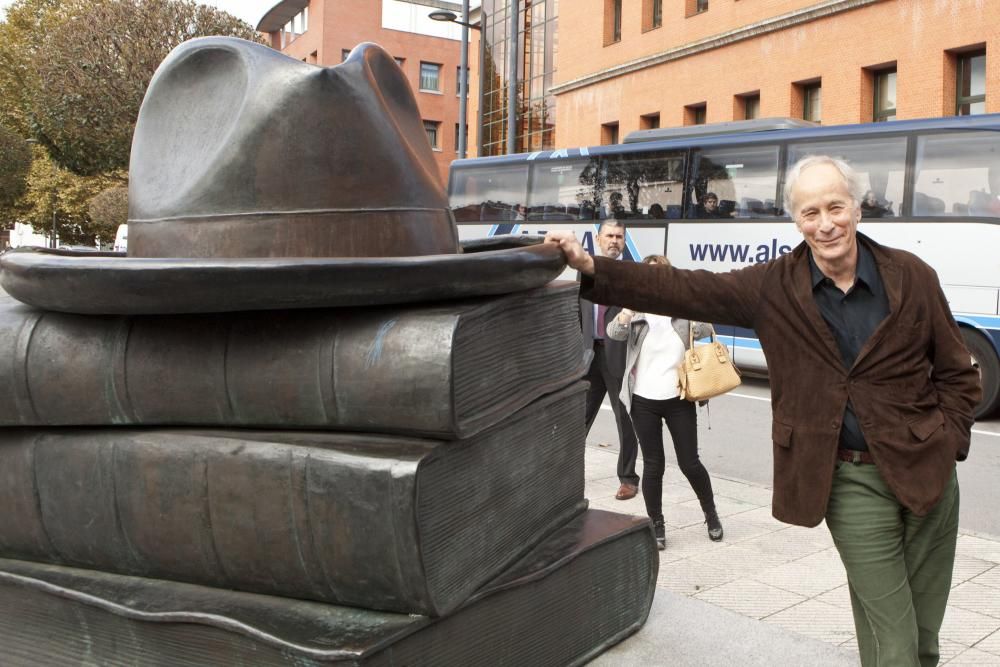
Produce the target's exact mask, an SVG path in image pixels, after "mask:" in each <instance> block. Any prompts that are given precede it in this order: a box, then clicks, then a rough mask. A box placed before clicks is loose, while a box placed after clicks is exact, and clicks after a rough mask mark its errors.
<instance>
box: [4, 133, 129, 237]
mask: <svg viewBox="0 0 1000 667" xmlns="http://www.w3.org/2000/svg"><path fill="white" fill-rule="evenodd" d="M33 153H34V161H33V162H32V163H31V171H30V172H29V174H28V188H27V190H26V191H25V193H24V195H23V196H22V197H21V198H20V199H19V200H18V202H17V205H16V207H15V210H16V212H17V214H18V215H17V219H18V220H20V221H21V222H27V223H30V224H31V226H32V228H33V229H34V230H35V231H37V232H41V233H43V234H50V233H51V231H52V218H53V214H54V215H55V222H56V230H57V235H58V236H59V241H60V243H63V244H67V243H70V244H85V245H91V244H93V242H94V240H95V237H96V236H100V238H101V240H102V241H105V242H109V241H111V240H114V230H111V231H110V233H109V232H108V230H107V229H105V228H104V227H102V226H101V225H96V226H95V224H94V223H93V221H92V220H91V217H90V202H91V200H92V199H93V198H94V197H95V196H97V195H98V194H99V193H101V192H102V191H104V190H107V189H108V188H109V187H113V186H115V185H119V186H120V185H121V184H122V183H123V182H124V180H125V175H124V173H123V172H112V173H109V174H101V175H98V176H79V175H77V174H74V173H73V172H71V171H69V170H67V169H63V168H61V167H59V166H58V165H56V164H55V163H54V162H53V161H52V160H51V159H50V158H49V156H48V155H47V154H46V153H45V151H44V150H43V149H42V148H35V149H34V150H33ZM114 229H117V225H116V226H115V228H114Z"/></svg>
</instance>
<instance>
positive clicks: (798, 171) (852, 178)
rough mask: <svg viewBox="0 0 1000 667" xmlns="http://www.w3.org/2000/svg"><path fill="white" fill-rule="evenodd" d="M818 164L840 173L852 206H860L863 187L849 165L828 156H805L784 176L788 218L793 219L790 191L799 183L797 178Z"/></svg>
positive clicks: (863, 191) (862, 197)
mask: <svg viewBox="0 0 1000 667" xmlns="http://www.w3.org/2000/svg"><path fill="white" fill-rule="evenodd" d="M820 164H828V165H831V166H833V167H834V168H835V169H836V170H837V171H838V172H840V175H841V176H842V177H843V179H844V185H845V186H847V191H848V192H850V193H851V199H853V200H854V205H855V206H860V205H861V200H862V199H864V193H865V186H864V184H862V182H861V177H860V176H858V172H856V171H854V168H853V167H851V165H849V164H847V163H846V162H844V161H843V160H841V159H838V158H835V157H830V156H829V155H807V156H806V157H804V158H802V159H801V160H799V161H798V162H796V163H795V164H794V165H792V168H791V169H789V170H788V173H787V174H785V190H784V193H783V194H784V196H785V212H786V213H788V214H789V215H790V216H792V217H794V208H795V207H794V205H793V202H792V190H793V189H794V188H795V185H796V184H797V183H798V182H799V176H801V175H802V172H803V171H805V170H806V169H808V168H809V167H815V166H816V165H820Z"/></svg>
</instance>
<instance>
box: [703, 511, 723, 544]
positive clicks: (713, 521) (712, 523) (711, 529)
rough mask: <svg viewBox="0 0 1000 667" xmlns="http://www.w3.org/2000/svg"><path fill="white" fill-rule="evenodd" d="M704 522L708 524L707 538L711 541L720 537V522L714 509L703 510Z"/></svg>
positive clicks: (718, 539)
mask: <svg viewBox="0 0 1000 667" xmlns="http://www.w3.org/2000/svg"><path fill="white" fill-rule="evenodd" d="M705 523H707V524H708V538H709V539H710V540H712V541H713V542H718V541H720V540H721V539H722V522H721V521H719V514H718V512H716V511H715V510H711V511H710V512H705Z"/></svg>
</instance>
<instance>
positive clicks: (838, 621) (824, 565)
mask: <svg viewBox="0 0 1000 667" xmlns="http://www.w3.org/2000/svg"><path fill="white" fill-rule="evenodd" d="M617 454H618V453H617V450H616V449H614V448H611V447H597V446H595V445H593V444H589V445H588V447H587V473H586V475H587V478H586V489H587V494H588V498H589V499H590V504H591V506H592V507H598V508H601V509H608V510H611V511H616V512H624V513H631V514H636V515H639V516H644V515H645V512H646V509H645V503H644V502H643V500H642V495H641V493H640V495H638V496H637V497H636V498H634V499H632V500H628V501H618V500H615V499H614V494H615V491H617V490H618V479H617V477H616V475H615V466H616V462H617ZM668 460H669V457H668ZM712 482H713V487H714V490H715V494H716V505H717V508H718V510H719V515H720V517H721V518H722V524H723V527H724V529H725V538H724V539H723V541H722V542H712V541H711V540H709V539H708V536H707V534H706V529H705V524H704V516H703V514H702V512H701V508H700V506H699V505H698V501H697V499H696V497H695V494H694V492H693V491H691V489H690V486H688V484H687V482H686V480H685V479H684V477H683V475H681V473H680V471H679V470H678V468H677V467H676V466H672V465H669V464H668V465H667V471H666V476H665V480H664V487H663V513H664V518H665V521H666V525H667V549H666V551H662V552H660V571H659V576H658V577H657V583H656V585H657V588H658V589H659V590H660V591H662V593H660V592H658V593H657V595H658V596H660V598H659V599H660V600H661V601H660V602H657V603H654V608H657V606H658V605H659V606H660V607H662V608H666V609H677V608H680V607H681V606H683V605H685V604H687V603H683V602H682V601H683V600H684V599H688V600H690V601H691V604H694V601H695V600H697V601H698V603H697V604H698V605H702V606H697V605H696V606H694V607H690V609H693V610H698V614H699V615H702V616H704V617H705V618H706V619H709V622H711V623H715V624H716V625H718V624H720V623H722V624H726V627H716V628H715V630H716V631H712V630H713V628H709V627H706V628H704V630H705V632H704V636H702V637H699V639H698V642H700V643H704V644H705V647H704V648H703V649H699V647H698V646H685V647H677V646H674V645H669V644H666V643H664V642H665V641H666V640H665V639H664V638H665V637H671V636H675V635H677V632H678V629H677V624H678V623H684V622H689V623H690V619H674V618H671V619H669V620H667V619H665V618H664V617H663V611H662V608H661V609H660V611H659V612H657V613H654V614H652V615H651V616H650V619H649V621H648V622H647V624H646V626H645V627H644V628H643V629H642V630H641V631H640V632H639V634H637V635H636V636H635V637H633V638H631V639H628V640H626V641H625V642H623V643H622V644H621V645H619V646H618V647H615V648H613V649H612V650H611V651H609V652H608V653H606V654H605V656H602V657H601V658H598V659H597V660H596V661H595V662H594V663H593V664H595V665H599V664H604V665H612V664H614V665H623V664H636V665H640V664H641V665H671V666H675V667H681V666H684V665H691V666H695V665H697V666H698V667H704V666H705V665H720V666H721V665H728V664H731V665H737V664H739V665H741V667H742V665H757V664H761V665H766V664H769V663H768V662H767V660H768V658H767V655H768V651H769V650H771V651H773V650H777V649H778V648H780V650H789V651H790V650H796V651H797V650H800V649H801V650H805V651H806V652H807V653H808V652H809V651H813V652H815V651H817V650H819V649H818V648H817V647H821V646H824V645H825V646H829V647H831V648H830V651H832V652H831V653H829V654H823V655H825V656H827V657H824V658H823V659H820V661H819V662H813V663H811V664H816V665H827V664H855V665H856V664H857V641H856V639H855V637H854V622H853V616H852V614H851V602H850V595H849V593H848V590H847V583H846V575H845V574H844V569H843V565H842V564H841V562H840V557H839V555H838V554H837V551H836V548H835V547H834V546H833V540H832V538H831V537H830V533H829V530H827V528H826V527H825V526H824V525H820V526H817V527H816V528H803V527H799V526H789V525H788V524H784V523H781V522H779V521H777V520H775V519H774V518H773V517H772V516H771V507H770V502H771V489H770V488H769V487H766V486H762V485H759V484H753V483H749V482H743V481H741V480H738V479H732V478H717V477H713V478H712ZM952 586H953V589H952V593H951V597H950V599H949V604H948V608H947V610H946V614H945V619H944V624H943V625H942V628H941V664H942V665H945V664H947V665H948V666H949V667H953V666H956V667H961V666H965V665H984V666H991V667H1000V536H997V537H994V536H991V535H984V534H980V533H970V532H965V531H961V530H960V531H959V539H958V551H957V555H956V558H955V570H954V575H953V583H952ZM662 596H666V597H662ZM671 596H673V597H671ZM678 596H680V597H678ZM684 608H685V609H688V607H684ZM712 608H717V609H719V610H720V612H718V613H714V612H710V611H707V610H709V609H712ZM721 610H725V611H724V612H723V611H721ZM737 614H738V615H737ZM737 618H743V619H745V623H744V622H742V621H741V622H737V621H735V620H733V619H737ZM754 619H760V620H754ZM661 623H666V624H668V625H670V627H669V628H667V627H664V626H658V624H661ZM754 623H756V624H757V625H756V626H754V625H752V624H754ZM747 624H749V625H747ZM761 627H766V628H768V630H767V631H768V632H770V633H772V634H771V635H769V636H770V637H771V638H772V639H771V640H770V642H769V643H771V644H774V638H776V637H783V638H785V639H786V640H787V642H788V644H787V647H786V646H785V645H782V646H780V647H778V646H777V645H775V646H771V647H768V646H765V645H764V644H765V643H764V642H757V643H754V642H749V643H748V644H747V646H746V647H745V649H741V648H740V647H739V646H738V645H734V644H732V636H731V635H732V634H733V633H735V632H737V631H738V632H746V633H749V634H748V635H747V636H750V634H752V633H753V632H761ZM737 628H738V630H737ZM754 628H757V630H754ZM772 628H773V630H772ZM774 633H777V634H774ZM720 636H721V637H725V638H726V639H728V640H729V645H730V653H728V654H726V653H725V652H722V653H721V654H720V655H713V656H712V657H708V653H707V652H708V651H711V650H712V649H711V647H712V646H714V644H712V639H713V638H718V637H720ZM762 636H763V635H762ZM795 637H801V640H795V639H794V638H795ZM796 642H800V643H796ZM788 647H792V648H788ZM809 647H812V648H809ZM699 650H703V651H704V652H703V653H702V654H700V655H699V654H698V651H699ZM741 650H743V651H744V653H740V651H741ZM735 655H740V658H739V660H738V661H734V660H735V658H733V656H735ZM817 655H820V653H817ZM612 656H614V657H613V658H612ZM637 656H644V657H642V658H641V659H639V658H638V657H637ZM726 656H728V658H727V657H726ZM851 656H853V659H852V658H851ZM727 659H728V660H729V661H728V662H727V661H726V660H727ZM630 660H631V661H630ZM825 661H828V662H825ZM773 664H807V663H795V662H794V661H793V662H791V663H788V662H785V661H781V662H773Z"/></svg>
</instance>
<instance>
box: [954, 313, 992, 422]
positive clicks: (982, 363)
mask: <svg viewBox="0 0 1000 667" xmlns="http://www.w3.org/2000/svg"><path fill="white" fill-rule="evenodd" d="M962 338H964V339H965V346H966V347H967V348H969V353H970V354H971V355H972V363H973V365H974V366H975V367H976V368H977V369H979V377H980V378H981V379H982V384H983V398H982V400H981V401H979V405H977V406H976V408H975V413H974V414H975V417H976V419H982V418H984V417H988V416H989V415H991V414H993V411H994V410H996V409H997V407H998V406H1000V359H998V358H997V352H996V350H994V349H993V346H992V345H990V342H989V341H988V340H986V338H985V337H984V336H983V335H982V334H981V333H979V332H978V331H975V330H973V329H968V328H965V327H963V328H962Z"/></svg>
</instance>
